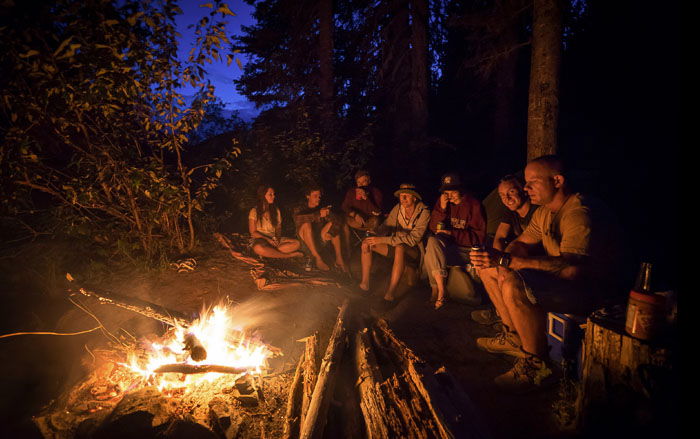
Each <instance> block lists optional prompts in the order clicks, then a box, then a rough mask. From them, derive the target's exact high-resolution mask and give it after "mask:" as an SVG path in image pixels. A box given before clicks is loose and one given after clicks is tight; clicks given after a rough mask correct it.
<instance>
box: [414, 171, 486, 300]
mask: <svg viewBox="0 0 700 439" xmlns="http://www.w3.org/2000/svg"><path fill="white" fill-rule="evenodd" d="M441 184H442V185H441V186H440V198H439V199H438V200H437V202H436V203H435V207H434V208H433V212H432V214H431V216H430V225H429V228H430V230H431V231H432V232H433V236H430V237H429V238H428V244H427V246H426V250H425V269H426V271H427V274H428V279H429V280H430V288H431V292H432V294H431V300H435V309H440V308H441V307H442V306H443V305H444V304H445V301H446V297H445V279H446V278H447V267H448V266H451V265H464V264H466V263H467V262H468V261H469V250H470V247H471V246H473V245H482V244H483V242H484V240H485V238H486V219H485V218H486V215H485V213H484V208H483V206H482V205H481V203H480V202H479V201H478V200H477V199H476V198H474V197H472V196H471V195H469V194H468V193H466V191H465V190H464V188H463V187H462V184H461V181H460V179H459V176H458V175H456V174H446V175H444V176H443V177H442V179H441Z"/></svg>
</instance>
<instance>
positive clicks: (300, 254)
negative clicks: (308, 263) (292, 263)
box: [289, 252, 304, 258]
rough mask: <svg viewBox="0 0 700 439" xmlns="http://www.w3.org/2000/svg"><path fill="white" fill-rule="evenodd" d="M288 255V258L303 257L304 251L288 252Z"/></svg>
mask: <svg viewBox="0 0 700 439" xmlns="http://www.w3.org/2000/svg"><path fill="white" fill-rule="evenodd" d="M289 257H290V258H303V257H304V253H302V252H293V253H290V254H289Z"/></svg>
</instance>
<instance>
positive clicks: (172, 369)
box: [153, 363, 255, 375]
mask: <svg viewBox="0 0 700 439" xmlns="http://www.w3.org/2000/svg"><path fill="white" fill-rule="evenodd" d="M254 369H255V368H254V367H231V366H222V365H219V364H198V365H194V364H180V363H176V364H164V365H162V366H160V367H159V368H157V369H156V370H154V371H153V372H154V373H184V374H187V375H192V374H197V373H208V372H214V373H231V374H242V373H246V372H250V371H251V370H254Z"/></svg>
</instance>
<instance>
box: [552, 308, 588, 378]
mask: <svg viewBox="0 0 700 439" xmlns="http://www.w3.org/2000/svg"><path fill="white" fill-rule="evenodd" d="M585 323H586V318H585V317H581V316H575V315H572V314H560V313H553V312H550V313H547V344H548V345H549V357H550V358H551V359H552V361H553V362H554V363H555V364H558V365H560V366H564V365H567V366H569V367H573V369H572V371H573V370H575V371H576V374H577V376H578V377H579V378H581V372H582V369H581V366H582V361H581V360H582V352H583V349H582V345H583V334H584V328H585Z"/></svg>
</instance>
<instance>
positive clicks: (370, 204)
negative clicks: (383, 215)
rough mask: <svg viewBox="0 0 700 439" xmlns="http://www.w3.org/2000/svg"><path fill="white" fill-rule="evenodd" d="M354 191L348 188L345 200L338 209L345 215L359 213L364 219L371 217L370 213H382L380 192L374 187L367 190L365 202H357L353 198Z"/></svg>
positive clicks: (355, 198)
mask: <svg viewBox="0 0 700 439" xmlns="http://www.w3.org/2000/svg"><path fill="white" fill-rule="evenodd" d="M355 189H356V188H354V187H353V188H350V189H348V191H347V192H346V193H345V198H344V199H343V203H342V204H341V205H340V208H341V209H343V211H344V212H345V213H347V214H350V212H353V211H354V212H358V213H361V214H362V215H363V216H364V217H368V216H369V215H372V212H381V211H382V192H381V191H380V190H379V189H377V188H376V187H374V186H370V187H369V188H368V192H369V193H368V194H367V195H368V197H367V199H366V200H358V199H357V197H356V196H355Z"/></svg>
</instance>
